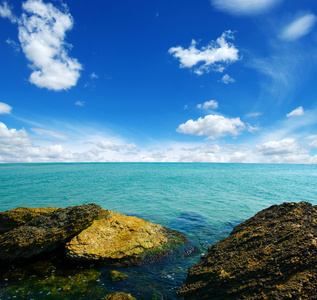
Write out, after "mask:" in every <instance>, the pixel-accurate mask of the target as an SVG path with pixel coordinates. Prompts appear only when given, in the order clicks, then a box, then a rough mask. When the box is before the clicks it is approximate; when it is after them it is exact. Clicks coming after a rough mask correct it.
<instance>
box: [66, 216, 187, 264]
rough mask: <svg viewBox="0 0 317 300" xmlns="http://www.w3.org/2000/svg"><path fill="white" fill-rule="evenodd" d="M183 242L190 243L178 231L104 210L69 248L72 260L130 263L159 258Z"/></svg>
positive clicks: (72, 241) (67, 246) (74, 239)
mask: <svg viewBox="0 0 317 300" xmlns="http://www.w3.org/2000/svg"><path fill="white" fill-rule="evenodd" d="M184 244H188V241H187V239H186V238H185V237H184V236H183V235H182V234H181V233H179V232H177V231H175V230H171V229H169V228H165V227H162V226H160V225H156V224H153V223H150V222H147V221H144V220H142V219H140V218H137V217H130V216H125V215H123V214H120V213H116V212H110V211H104V213H103V215H102V217H100V219H99V220H95V221H94V222H93V224H92V225H91V226H90V227H89V228H87V229H86V230H84V231H82V232H81V233H80V234H79V235H77V236H75V237H74V238H73V239H72V240H71V241H70V242H69V243H68V244H67V245H66V251H67V256H68V257H69V258H71V259H73V260H80V261H102V262H104V263H106V264H110V265H116V266H123V265H125V266H131V265H137V264H139V263H141V262H143V261H146V260H153V259H157V258H159V257H161V256H163V255H165V254H166V253H168V252H170V251H171V250H175V248H176V247H178V246H182V245H184Z"/></svg>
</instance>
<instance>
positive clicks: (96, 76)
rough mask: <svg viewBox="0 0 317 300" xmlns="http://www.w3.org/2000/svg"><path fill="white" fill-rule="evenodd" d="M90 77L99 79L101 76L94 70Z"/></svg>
mask: <svg viewBox="0 0 317 300" xmlns="http://www.w3.org/2000/svg"><path fill="white" fill-rule="evenodd" d="M89 77H90V78H91V79H98V78H99V76H98V75H97V74H96V73H95V72H92V73H91V74H90V75H89Z"/></svg>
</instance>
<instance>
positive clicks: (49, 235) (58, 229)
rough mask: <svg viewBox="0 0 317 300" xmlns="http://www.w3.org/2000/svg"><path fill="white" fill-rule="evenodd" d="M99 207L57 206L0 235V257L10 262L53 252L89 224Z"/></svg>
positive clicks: (87, 205)
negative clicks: (53, 209)
mask: <svg viewBox="0 0 317 300" xmlns="http://www.w3.org/2000/svg"><path fill="white" fill-rule="evenodd" d="M100 210H101V207H100V206H99V205H96V204H93V203H91V204H84V205H79V206H73V207H71V206H70V207H68V208H65V209H64V208H60V209H57V210H55V211H53V212H50V213H46V214H44V215H42V216H39V217H37V218H35V219H33V220H31V221H30V222H28V223H27V224H25V225H23V226H20V227H17V228H15V229H12V230H10V231H8V232H6V233H4V234H2V235H0V260H5V261H13V260H16V259H21V258H30V257H32V256H34V255H37V254H40V253H42V252H48V251H52V250H54V249H56V248H58V247H59V246H61V245H63V244H64V243H66V241H67V240H70V239H71V238H72V237H73V236H75V235H76V234H78V233H79V232H81V231H82V230H84V229H86V228H87V227H88V226H90V225H91V224H92V222H93V220H94V219H95V218H96V217H97V215H98V214H99V212H100Z"/></svg>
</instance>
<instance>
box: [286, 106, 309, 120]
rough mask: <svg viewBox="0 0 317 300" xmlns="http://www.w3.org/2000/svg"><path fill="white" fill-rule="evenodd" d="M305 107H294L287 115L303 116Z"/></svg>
mask: <svg viewBox="0 0 317 300" xmlns="http://www.w3.org/2000/svg"><path fill="white" fill-rule="evenodd" d="M304 114H305V112H304V109H303V107H302V106H299V107H297V108H296V109H294V110H293V111H291V112H290V113H289V114H287V115H286V116H287V117H288V118H289V117H296V116H302V115H304Z"/></svg>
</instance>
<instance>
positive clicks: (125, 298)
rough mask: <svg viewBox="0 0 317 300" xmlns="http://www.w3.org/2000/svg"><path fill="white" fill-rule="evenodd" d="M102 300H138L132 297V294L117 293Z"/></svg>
mask: <svg viewBox="0 0 317 300" xmlns="http://www.w3.org/2000/svg"><path fill="white" fill-rule="evenodd" d="M101 300H136V298H134V297H132V296H131V294H126V293H122V292H116V293H112V294H109V295H107V296H106V297H104V298H102V299H101Z"/></svg>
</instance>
